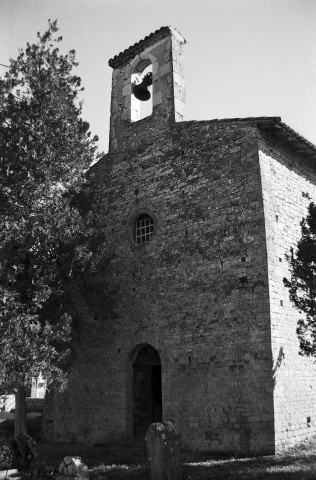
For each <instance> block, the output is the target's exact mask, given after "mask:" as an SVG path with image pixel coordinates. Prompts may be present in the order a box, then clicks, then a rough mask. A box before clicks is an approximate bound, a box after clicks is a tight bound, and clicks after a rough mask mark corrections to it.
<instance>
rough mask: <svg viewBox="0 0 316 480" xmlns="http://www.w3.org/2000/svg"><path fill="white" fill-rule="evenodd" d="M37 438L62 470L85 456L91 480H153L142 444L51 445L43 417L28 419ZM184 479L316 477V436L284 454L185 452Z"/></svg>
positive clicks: (42, 452)
mask: <svg viewBox="0 0 316 480" xmlns="http://www.w3.org/2000/svg"><path fill="white" fill-rule="evenodd" d="M28 423H29V424H28V428H29V433H30V434H31V435H32V436H33V437H34V438H36V439H37V450H38V454H39V461H45V463H46V464H47V465H50V466H52V467H54V468H55V469H58V465H59V463H60V462H61V460H62V459H63V458H64V457H65V456H66V455H74V456H81V458H82V460H83V461H84V462H85V463H86V464H87V465H88V467H89V469H90V480H149V478H150V474H149V467H148V461H147V455H146V450H145V448H144V447H141V446H140V445H134V446H130V445H125V446H119V445H98V446H90V447H87V446H84V445H81V444H47V443H44V442H42V441H41V440H40V418H37V419H32V420H31V421H29V422H28ZM0 432H1V434H2V435H4V434H7V435H12V433H13V420H6V421H3V422H2V423H1V424H0ZM182 462H183V472H184V480H209V479H212V480H221V479H223V480H224V479H225V480H240V479H243V480H244V479H245V480H263V479H268V480H294V479H295V480H299V479H303V480H312V479H313V480H315V478H316V438H314V439H313V440H311V441H308V442H304V443H302V444H301V445H299V446H298V447H295V448H292V449H291V450H288V451H287V452H285V453H284V454H282V455H271V456H263V457H255V458H234V457H223V456H221V457H220V456H218V455H212V454H209V453H196V452H182Z"/></svg>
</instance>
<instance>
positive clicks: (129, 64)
mask: <svg viewBox="0 0 316 480" xmlns="http://www.w3.org/2000/svg"><path fill="white" fill-rule="evenodd" d="M185 43H186V42H185V40H184V38H183V37H182V36H181V34H180V33H179V32H178V31H177V30H175V29H173V28H171V27H162V28H160V29H159V30H156V32H154V33H151V34H150V35H149V36H147V37H145V38H144V39H143V40H141V41H139V42H138V43H135V44H134V45H133V46H131V47H129V48H128V49H126V50H124V51H123V52H121V53H120V54H119V55H116V56H115V57H114V58H112V59H111V60H109V65H110V67H112V68H113V74H112V96H111V121H110V143H109V151H110V152H111V151H113V150H116V149H117V148H120V149H121V148H125V147H126V148H128V147H132V139H133V137H134V138H135V137H136V136H137V138H138V139H140V136H141V137H143V138H144V139H145V138H149V137H150V136H151V135H153V134H154V135H157V133H159V130H160V129H161V130H165V129H166V128H167V126H168V125H170V124H172V123H174V122H181V121H183V120H185V111H184V107H185V89H184V74H183V53H182V46H183V44H185Z"/></svg>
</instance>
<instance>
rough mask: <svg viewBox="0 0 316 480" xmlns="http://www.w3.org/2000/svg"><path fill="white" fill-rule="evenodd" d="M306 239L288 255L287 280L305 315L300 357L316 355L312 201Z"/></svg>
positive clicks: (299, 332)
mask: <svg viewBox="0 0 316 480" xmlns="http://www.w3.org/2000/svg"><path fill="white" fill-rule="evenodd" d="M301 232H302V236H301V238H300V240H299V241H298V243H297V250H296V252H295V253H294V250H293V249H291V255H287V260H288V263H289V265H290V273H291V278H290V280H288V279H286V278H284V280H283V282H284V285H285V286H286V287H287V288H288V289H289V293H290V300H291V302H292V303H293V305H294V306H295V307H296V308H297V309H298V310H299V311H300V312H301V313H303V314H304V318H301V319H300V320H299V321H298V327H297V335H298V338H299V341H300V354H301V355H307V356H316V205H315V204H314V203H313V202H312V203H310V205H309V207H308V214H307V216H306V218H304V219H303V220H302V222H301Z"/></svg>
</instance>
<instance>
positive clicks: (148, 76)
mask: <svg viewBox="0 0 316 480" xmlns="http://www.w3.org/2000/svg"><path fill="white" fill-rule="evenodd" d="M131 83H132V89H131V92H132V93H131V95H132V96H131V121H132V122H138V121H139V120H142V119H143V118H146V117H149V116H150V115H151V114H152V112H153V86H152V84H153V66H152V63H151V61H150V60H148V59H144V60H140V62H138V64H137V65H136V67H135V68H134V72H133V73H132V76H131Z"/></svg>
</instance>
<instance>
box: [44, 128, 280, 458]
mask: <svg viewBox="0 0 316 480" xmlns="http://www.w3.org/2000/svg"><path fill="white" fill-rule="evenodd" d="M140 123H141V122H139V124H140ZM139 124H137V127H136V128H141V126H140V125H139ZM255 135H256V134H255V132H254V128H253V127H252V126H251V125H247V123H244V124H240V123H238V122H236V123H234V122H227V124H226V123H222V124H220V123H217V122H189V123H187V124H185V123H179V124H177V125H174V126H173V128H171V129H170V130H169V131H167V132H166V134H165V135H164V136H162V137H160V138H148V137H147V139H145V140H143V139H142V141H139V142H138V143H137V136H136V138H135V143H134V145H133V147H131V148H130V149H128V150H120V151H116V152H115V153H113V154H112V155H107V156H105V157H104V158H103V159H102V161H100V162H99V164H97V165H96V166H95V167H94V174H95V178H96V188H100V192H101V197H102V202H101V204H100V205H99V207H98V208H99V212H102V218H101V221H100V228H102V229H103V231H104V232H105V238H106V241H105V244H104V251H103V256H104V259H105V262H104V271H103V272H102V278H100V279H99V280H98V279H94V280H93V282H91V283H90V284H89V285H88V286H86V290H85V292H83V291H82V292H80V291H78V292H77V305H78V311H80V316H81V333H80V335H81V341H80V349H79V352H78V358H77V361H76V364H75V369H74V371H73V377H72V378H73V379H72V382H71V384H70V387H69V390H68V392H66V393H65V394H64V395H62V396H60V397H59V399H57V400H56V402H55V416H54V420H53V421H52V422H51V432H53V433H52V435H53V436H54V437H55V438H56V439H59V440H67V439H72V440H75V439H76V440H80V441H92V442H101V441H106V440H109V439H111V438H112V439H113V438H116V439H123V438H125V439H128V438H131V436H132V409H133V405H132V391H131V388H132V386H131V375H132V372H131V362H130V360H129V355H130V353H131V351H132V349H133V348H135V346H136V345H139V344H141V343H149V344H151V345H152V346H153V347H154V348H155V349H157V350H158V352H159V354H160V357H161V363H162V397H163V419H166V420H171V421H173V422H174V423H175V425H176V427H177V429H178V431H179V432H180V433H181V434H182V442H183V444H184V446H186V447H187V448H192V449H204V450H206V449H208V450H213V451H226V452H234V453H238V452H242V453H258V452H268V453H269V452H270V453H271V452H273V451H274V418H273V400H272V390H273V385H272V376H271V370H272V359H271V332H270V327H269V301H268V284H267V279H268V277H267V265H266V249H265V230H264V218H263V203H262V198H261V180H260V170H259V163H258V153H257V145H256V141H255ZM97 185H99V187H97ZM144 207H146V208H147V209H149V211H150V212H151V213H152V214H153V216H154V218H155V219H156V225H157V231H156V234H155V236H154V238H153V239H152V241H151V242H149V243H148V244H147V245H145V246H142V247H137V246H135V245H134V244H133V242H132V241H131V239H130V222H131V219H132V218H133V215H135V213H136V212H137V211H139V209H141V208H144ZM86 298H87V299H86ZM189 357H190V358H189ZM47 418H48V417H47Z"/></svg>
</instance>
